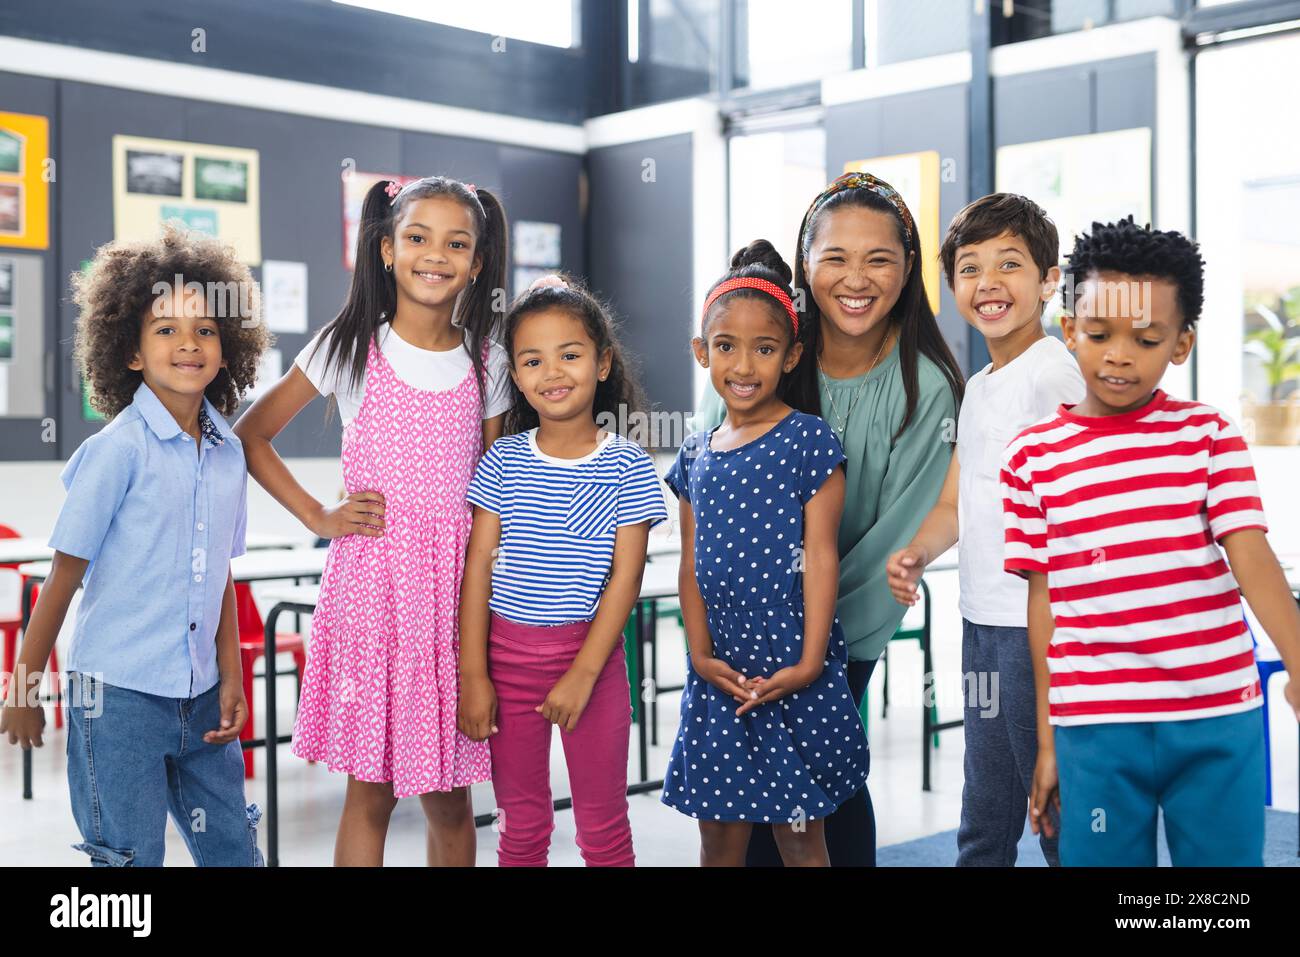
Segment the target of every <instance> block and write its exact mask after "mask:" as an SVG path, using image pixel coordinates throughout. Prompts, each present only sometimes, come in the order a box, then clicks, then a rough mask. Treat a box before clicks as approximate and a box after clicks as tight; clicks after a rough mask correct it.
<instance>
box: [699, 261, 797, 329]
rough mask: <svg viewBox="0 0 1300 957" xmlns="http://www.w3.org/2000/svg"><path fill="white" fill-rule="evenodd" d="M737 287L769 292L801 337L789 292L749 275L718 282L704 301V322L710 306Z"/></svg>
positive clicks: (702, 315) (772, 283) (701, 318)
mask: <svg viewBox="0 0 1300 957" xmlns="http://www.w3.org/2000/svg"><path fill="white" fill-rule="evenodd" d="M737 289H757V290H758V291H759V292H765V293H767V294H768V295H769V296H771V297H772V298H773V299H775V300H776V301H777V302H779V303H780V304H781V305H782V307H783V308H784V309H785V312H786V315H788V316H789V317H790V323H791V325H793V326H794V337H795V338H796V339H798V338H799V316H798V314H796V313H795V311H794V303H793V302H792V301H791V299H790V296H789V294H788V293H787V292H786V291H785V290H784V289H782V288H781V287H780V286H778V285H777V284H776V283H774V282H769V281H768V280H766V279H756V278H752V277H749V276H740V277H737V278H735V279H727V280H724V281H723V282H720V283H718V286H717V288H716V289H714V290H713V292H711V293H709V298H708V299H706V300H705V302H704V312H703V313H702V314H701V316H700V321H701V322H702V321H703V319H704V316H707V315H708V314H709V308H710V307H711V306H712V305H713V304H714V303H715V302H717V301H718V299H719V297H721V296H725V295H726V294H727V293H729V292H734V291H735V290H737Z"/></svg>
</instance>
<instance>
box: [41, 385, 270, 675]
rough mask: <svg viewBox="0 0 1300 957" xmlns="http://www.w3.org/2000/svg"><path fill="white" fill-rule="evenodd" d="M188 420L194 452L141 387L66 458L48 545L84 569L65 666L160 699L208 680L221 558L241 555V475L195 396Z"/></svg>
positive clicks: (229, 438)
mask: <svg viewBox="0 0 1300 957" xmlns="http://www.w3.org/2000/svg"><path fill="white" fill-rule="evenodd" d="M199 424H200V427H201V429H202V434H203V438H202V440H201V441H200V442H199V446H200V449H199V451H198V452H195V449H194V440H193V438H191V436H190V435H189V434H188V433H186V432H184V431H182V430H181V427H180V426H179V425H178V424H177V422H176V420H175V419H174V418H172V414H171V413H170V412H168V411H167V409H166V407H165V406H164V405H163V404H162V402H160V401H159V400H158V397H157V396H156V395H154V393H153V390H152V389H150V388H149V387H148V386H147V385H145V384H144V383H143V382H142V383H141V384H140V387H139V388H138V389H136V393H135V398H134V399H133V400H132V402H131V404H130V405H129V406H127V407H126V408H125V409H123V410H122V411H121V412H120V413H118V415H117V417H116V418H114V419H113V421H112V422H110V423H109V424H108V425H107V426H105V427H104V428H103V430H102V431H100V432H99V434H97V435H93V436H91V437H90V438H89V439H87V440H86V441H85V442H84V443H82V445H81V448H79V449H77V451H76V452H75V453H74V454H73V456H72V458H71V459H69V460H68V464H67V466H66V467H65V468H64V470H63V474H62V476H61V477H62V479H63V485H64V488H66V489H67V490H68V497H67V499H66V500H65V501H64V503H63V509H62V510H61V511H60V512H59V520H58V521H57V522H56V523H55V526H54V532H53V533H52V534H51V535H50V547H51V548H53V549H56V550H57V551H60V552H63V553H64V554H67V555H73V556H75V557H77V558H85V559H87V560H89V562H90V565H89V567H88V568H87V570H86V577H85V592H84V594H83V595H82V598H81V607H80V608H79V609H78V612H77V624H76V630H75V631H74V633H73V638H72V651H71V654H70V656H69V661H68V665H67V670H69V671H80V672H85V673H90V674H96V675H99V676H100V677H101V678H102V680H103V681H105V682H107V683H108V684H110V685H117V686H118V687H121V688H130V689H133V690H135V691H142V692H144V693H146V694H153V695H161V696H163V697H167V698H192V697H195V696H196V695H200V694H202V693H203V692H205V691H207V690H208V689H210V688H211V687H212V686H213V685H215V684H216V683H217V680H218V678H219V675H218V673H217V646H216V635H217V624H218V622H219V621H220V620H221V600H222V597H223V595H224V593H225V589H226V577H227V575H228V573H229V571H230V559H231V558H233V557H235V556H236V555H242V554H243V553H244V530H245V525H246V514H245V513H246V509H247V496H248V472H247V467H246V465H245V463H244V450H243V447H242V446H241V444H240V441H239V439H237V438H236V437H235V434H234V433H233V432H232V431H231V429H230V426H229V425H227V424H226V420H225V419H224V418H222V416H221V414H220V413H219V412H217V410H216V408H214V407H213V405H212V404H211V403H210V402H208V400H207V399H204V400H203V407H202V409H201V410H200V412H199Z"/></svg>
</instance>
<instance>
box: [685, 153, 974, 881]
mask: <svg viewBox="0 0 1300 957" xmlns="http://www.w3.org/2000/svg"><path fill="white" fill-rule="evenodd" d="M935 252H936V250H933V249H924V248H923V247H922V245H921V240H920V235H919V233H918V231H917V228H916V223H915V221H914V220H913V218H912V214H911V212H910V211H909V209H908V207H907V204H906V203H904V202H903V198H902V197H901V196H900V195H899V194H898V191H897V190H895V189H894V188H893V187H892V186H890V185H889V184H888V183H886V182H884V181H882V180H880V179H878V178H876V177H875V176H872V175H871V174H870V173H847V174H845V175H844V176H841V177H839V178H838V179H836V180H835V181H834V182H832V183H830V184H829V185H828V186H827V187H826V188H825V189H824V190H822V191H821V192H820V193H818V194H817V196H816V197H814V198H813V201H812V203H811V204H810V205H809V207H808V212H807V213H806V214H805V215H804V220H803V225H802V226H801V228H800V230H799V238H798V242H797V244H796V259H795V276H794V289H793V291H794V295H795V298H796V300H797V302H796V305H798V306H800V307H801V309H800V310H799V339H798V342H799V345H801V346H802V351H801V353H800V355H799V360H798V362H797V363H796V365H795V367H794V369H793V370H792V371H791V372H790V374H789V375H788V376H786V377H785V379H784V380H783V384H782V393H781V396H782V398H783V399H784V400H785V401H786V402H788V403H789V404H790V405H791V406H793V407H794V408H796V409H799V410H801V411H803V412H809V413H812V414H814V415H820V416H823V417H824V418H825V419H826V420H827V422H828V423H829V424H830V425H831V427H832V429H833V430H834V432H835V435H836V437H837V438H838V439H839V440H840V442H841V443H842V444H843V446H844V454H845V456H846V457H847V461H846V465H845V467H846V474H847V488H846V489H845V497H844V515H843V518H842V520H841V522H840V526H839V559H840V564H839V576H840V578H839V599H838V602H837V604H836V611H837V612H838V614H839V617H840V620H841V621H842V622H843V623H844V632H845V637H846V639H847V641H848V647H849V653H848V657H849V663H848V674H849V684H850V686H851V687H852V689H853V699H854V701H855V702H856V703H857V704H861V702H862V701H863V700H864V698H865V695H866V689H867V683H868V681H869V680H870V678H871V674H872V671H873V669H874V668H875V665H876V662H877V661H878V660H879V659H880V656H881V654H882V653H883V652H884V650H885V646H886V645H887V644H888V643H889V640H890V638H891V637H893V635H894V633H895V632H896V631H897V630H898V626H899V624H900V622H901V621H902V617H903V612H904V611H905V610H906V609H905V608H904V607H903V606H901V605H899V604H898V602H896V601H894V598H893V595H892V593H891V592H890V590H889V582H888V580H887V578H886V575H885V564H886V560H887V559H888V558H889V556H890V554H892V553H893V552H894V551H897V550H898V549H900V548H902V547H903V546H904V545H906V544H907V543H908V542H909V541H911V540H912V536H913V535H914V534H915V533H916V530H917V527H918V526H919V525H920V523H921V519H922V518H923V517H924V516H925V515H926V513H927V512H928V511H929V510H930V508H931V507H932V506H933V505H934V503H935V500H936V499H937V498H938V497H939V490H940V489H941V488H942V487H943V480H944V476H945V475H946V474H947V470H948V462H949V459H950V458H951V456H952V444H951V443H952V442H953V441H955V439H956V423H957V407H958V405H959V404H960V402H961V396H962V384H963V380H962V374H961V370H960V367H959V366H958V365H957V361H956V359H954V358H953V355H952V352H951V351H950V350H949V348H948V346H947V344H946V343H945V342H944V339H943V335H942V334H941V333H940V331H939V325H938V323H937V322H936V321H935V317H934V312H933V311H932V310H931V308H930V303H929V300H928V299H927V298H926V292H925V287H924V283H923V282H922V278H921V271H922V266H923V264H924V262H925V257H926V256H933V255H935ZM722 415H723V403H722V402H721V401H720V400H719V399H718V397H717V396H716V395H713V394H711V392H710V390H706V394H705V397H704V400H703V402H702V403H701V405H700V409H699V411H698V412H697V414H696V417H695V423H696V425H697V427H699V428H708V427H709V426H710V425H716V424H717V423H718V422H720V421H722ZM767 831H768V829H766V828H756V829H755V831H754V839H753V841H752V842H751V846H750V853H749V863H750V864H751V865H765V864H766V865H771V864H776V863H778V862H779V859H778V856H777V847H776V845H774V844H773V841H772V839H771V837H769V836H768V834H767ZM826 843H827V846H828V847H829V848H830V856H831V863H832V864H834V865H836V866H839V865H856V866H871V865H874V864H875V862H876V825H875V814H874V811H873V809H872V806H871V796H870V794H869V793H868V791H867V789H866V788H865V787H864V788H863V789H862V790H861V792H859V793H858V794H855V795H854V796H853V797H852V798H851V799H850V800H848V801H846V802H844V805H843V806H842V807H841V808H840V810H838V811H837V812H836V813H835V814H834V815H832V817H831V818H830V820H828V821H827V822H826Z"/></svg>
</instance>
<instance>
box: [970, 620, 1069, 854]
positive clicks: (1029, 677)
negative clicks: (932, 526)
mask: <svg viewBox="0 0 1300 957" xmlns="http://www.w3.org/2000/svg"><path fill="white" fill-rule="evenodd" d="M961 625H962V629H961V670H962V674H963V676H964V679H965V684H964V687H963V690H964V691H965V695H964V701H965V704H964V706H963V709H962V711H963V715H962V717H963V719H964V722H963V728H962V731H963V733H964V734H965V736H966V756H965V759H964V763H963V767H964V770H965V784H963V786H962V791H961V826H960V827H958V829H957V866H958V867H1013V866H1014V865H1015V863H1016V842H1018V841H1019V840H1020V836H1021V835H1022V834H1023V833H1024V831H1025V815H1026V812H1027V810H1028V807H1029V791H1030V788H1031V787H1032V786H1033V783H1034V764H1035V762H1036V761H1037V760H1038V718H1037V704H1036V700H1037V699H1036V698H1035V694H1034V666H1033V662H1032V661H1031V659H1030V657H1029V632H1028V631H1027V630H1026V629H1024V628H1012V627H1009V626H1005V625H977V624H975V623H974V622H970V621H966V620H965V619H964V618H963V619H962V623H961ZM972 681H973V682H974V685H973V687H972V685H971V682H972ZM994 682H996V684H995V683H994ZM1048 813H1049V814H1050V815H1052V818H1053V825H1055V823H1056V822H1055V815H1056V811H1055V809H1053V808H1049V809H1048ZM1038 844H1039V847H1041V848H1042V850H1043V857H1045V858H1046V859H1047V863H1048V864H1049V865H1050V866H1056V865H1057V864H1058V863H1059V861H1058V859H1057V838H1055V837H1048V836H1047V835H1046V834H1045V833H1040V834H1039V836H1038Z"/></svg>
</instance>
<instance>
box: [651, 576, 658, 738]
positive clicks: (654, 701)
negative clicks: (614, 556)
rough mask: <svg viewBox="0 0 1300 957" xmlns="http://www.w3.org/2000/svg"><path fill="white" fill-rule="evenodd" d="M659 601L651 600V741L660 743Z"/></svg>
mask: <svg viewBox="0 0 1300 957" xmlns="http://www.w3.org/2000/svg"><path fill="white" fill-rule="evenodd" d="M658 629H659V603H658V602H657V601H655V600H654V599H653V598H652V599H651V600H650V628H649V631H650V694H651V696H652V697H651V698H650V743H651V744H653V745H656V746H657V745H658V744H659V642H658V641H657V640H656V638H657V636H658Z"/></svg>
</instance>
